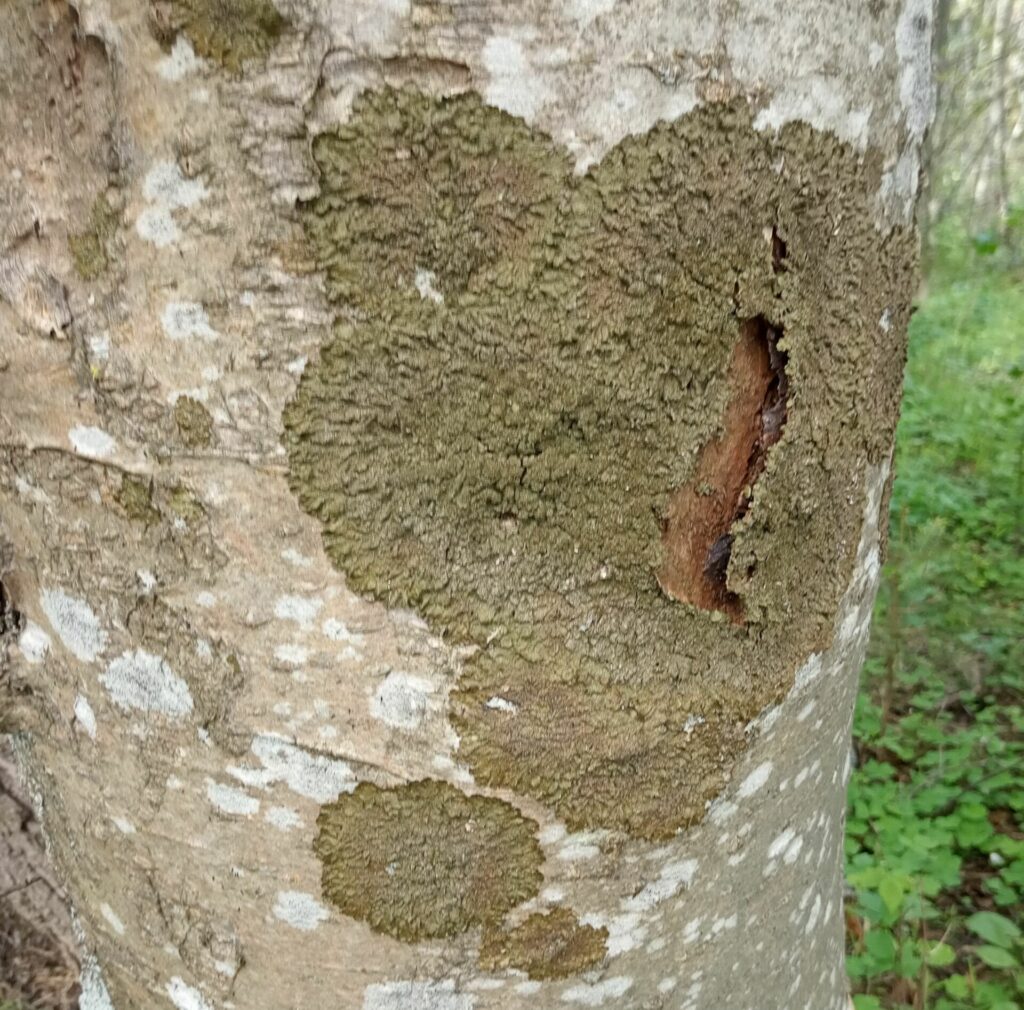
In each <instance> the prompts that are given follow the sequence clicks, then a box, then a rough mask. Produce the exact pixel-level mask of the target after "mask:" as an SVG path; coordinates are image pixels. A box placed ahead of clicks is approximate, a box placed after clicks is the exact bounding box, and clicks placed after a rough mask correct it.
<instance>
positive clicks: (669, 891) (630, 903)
mask: <svg viewBox="0 0 1024 1010" xmlns="http://www.w3.org/2000/svg"><path fill="white" fill-rule="evenodd" d="M696 872H697V860H696V859H682V860H676V861H674V862H671V863H667V864H666V865H665V866H663V867H662V869H661V873H660V874H659V876H658V879H657V880H653V881H651V883H649V884H648V885H647V886H646V887H644V888H643V889H642V890H641V891H639V892H638V893H636V894H634V895H633V896H632V897H631V898H628V899H627V900H626V901H625V902H623V908H626V909H629V910H630V911H636V912H645V911H648V910H650V909H652V908H654V907H655V906H657V905H660V904H661V903H662V902H663V901H667V900H668V899H669V898H672V897H674V896H675V895H677V894H678V893H679V892H680V891H681V890H683V888H686V887H689V886H690V884H692V883H693V878H694V875H695V874H696Z"/></svg>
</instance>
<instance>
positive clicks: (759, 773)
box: [736, 761, 774, 800]
mask: <svg viewBox="0 0 1024 1010" xmlns="http://www.w3.org/2000/svg"><path fill="white" fill-rule="evenodd" d="M773 767H774V766H773V765H772V763H771V761H765V762H764V763H763V764H759V765H758V766H757V767H756V768H755V769H754V770H753V771H752V772H751V773H750V774H749V775H748V776H747V777H746V778H745V779H744V780H743V781H742V782H741V783H740V787H739V789H738V790H737V791H736V795H737V796H739V798H740V799H744V800H745V799H747V798H749V797H751V796H753V795H754V794H755V793H757V792H760V790H761V789H763V788H764V786H765V784H766V783H767V782H768V779H770V778H771V775H772V768H773Z"/></svg>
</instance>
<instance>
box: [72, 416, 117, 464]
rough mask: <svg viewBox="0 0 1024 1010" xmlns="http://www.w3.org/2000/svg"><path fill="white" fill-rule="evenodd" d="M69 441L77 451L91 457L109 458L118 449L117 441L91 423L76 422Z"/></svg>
mask: <svg viewBox="0 0 1024 1010" xmlns="http://www.w3.org/2000/svg"><path fill="white" fill-rule="evenodd" d="M68 441H69V442H70V443H71V448H72V449H74V450H75V452H77V453H79V454H80V455H82V456H88V457H89V458H90V459H107V458H109V457H110V456H113V455H114V453H115V452H116V451H117V442H115V441H114V439H113V438H111V436H110V435H108V434H107V433H106V432H105V431H104V430H103V429H102V428H97V427H95V426H94V425H91V424H76V425H75V427H74V428H72V429H71V430H70V431H69V432H68Z"/></svg>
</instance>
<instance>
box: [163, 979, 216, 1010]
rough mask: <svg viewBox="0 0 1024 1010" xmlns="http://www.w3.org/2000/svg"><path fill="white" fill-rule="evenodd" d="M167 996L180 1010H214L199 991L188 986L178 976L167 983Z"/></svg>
mask: <svg viewBox="0 0 1024 1010" xmlns="http://www.w3.org/2000/svg"><path fill="white" fill-rule="evenodd" d="M167 995H168V996H169V997H170V1000H171V1002H172V1003H173V1004H174V1005H175V1006H176V1007H177V1008H178V1010H213V1007H211V1006H210V1004H209V1003H208V1002H207V1001H206V997H205V996H203V994H202V993H201V992H200V991H199V990H198V989H195V988H193V987H192V986H190V985H188V984H187V983H186V982H185V980H184V979H182V978H179V977H178V976H177V975H175V976H174V978H172V979H171V980H170V982H168V983H167Z"/></svg>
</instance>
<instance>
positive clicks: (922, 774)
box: [846, 227, 1024, 1010]
mask: <svg viewBox="0 0 1024 1010" xmlns="http://www.w3.org/2000/svg"><path fill="white" fill-rule="evenodd" d="M943 238H944V241H945V245H944V248H943V249H942V250H941V251H940V256H939V257H938V260H937V266H936V267H935V269H934V270H933V272H932V275H931V277H930V278H929V292H928V294H927V295H926V296H925V297H924V299H923V301H922V303H921V306H920V309H919V311H918V313H917V314H916V315H915V317H914V320H913V323H912V326H911V336H910V357H909V362H908V367H907V377H906V385H905V400H904V406H903V417H902V420H901V423H900V427H899V432H898V435H897V449H896V480H895V484H894V489H893V500H892V511H891V518H890V551H889V558H888V562H887V564H886V567H885V569H884V573H883V582H882V587H881V589H880V592H879V598H878V603H877V606H876V610H875V618H874V629H873V637H872V646H871V651H870V654H869V658H868V662H867V664H866V667H865V672H864V678H863V682H862V688H861V696H860V699H859V702H858V708H857V715H856V720H855V724H854V734H855V742H856V748H857V756H858V762H857V768H856V771H855V773H854V775H853V778H852V780H851V783H850V794H849V808H848V823H847V838H846V859H847V881H848V885H849V892H850V897H849V900H848V903H847V910H846V920H847V937H848V961H847V964H848V971H849V975H850V979H851V984H852V987H853V992H854V993H855V996H854V1004H855V1006H856V1007H857V1010H878V1008H883V1007H884V1008H899V1007H913V1008H915V1010H925V1008H927V1010H1021V1008H1022V1007H1024V938H1022V933H1021V929H1020V927H1019V926H1018V925H1017V924H1018V923H1019V922H1021V921H1024V771H1022V770H1024V702H1022V697H1024V694H1022V687H1024V521H1022V509H1024V270H1022V269H1021V268H1020V266H1019V265H1014V264H1013V263H1011V262H1010V261H1009V257H1008V256H1006V257H1004V256H1003V255H1002V253H1001V251H1000V250H998V249H993V248H991V247H990V246H988V245H986V246H985V247H981V246H975V247H972V246H971V244H970V242H969V241H968V240H966V239H964V238H963V237H962V235H961V236H958V235H957V234H956V232H955V229H953V228H952V227H951V228H948V229H946V231H945V232H944V234H943ZM984 254H987V255H984Z"/></svg>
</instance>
